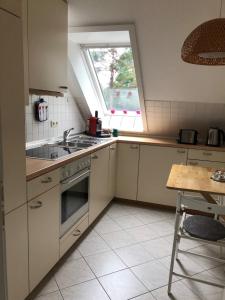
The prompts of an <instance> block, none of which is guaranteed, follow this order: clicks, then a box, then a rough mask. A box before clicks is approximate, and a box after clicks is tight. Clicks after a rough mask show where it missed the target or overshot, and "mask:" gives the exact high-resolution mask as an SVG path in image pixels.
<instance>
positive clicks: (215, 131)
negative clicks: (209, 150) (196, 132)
mask: <svg viewBox="0 0 225 300" xmlns="http://www.w3.org/2000/svg"><path fill="white" fill-rule="evenodd" d="M223 144H224V132H223V130H221V129H219V128H209V130H208V136H207V142H206V145H207V146H213V147H219V146H222V145H223Z"/></svg>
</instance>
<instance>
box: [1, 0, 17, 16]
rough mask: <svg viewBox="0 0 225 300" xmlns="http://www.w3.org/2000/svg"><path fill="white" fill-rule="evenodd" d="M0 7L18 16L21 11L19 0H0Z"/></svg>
mask: <svg viewBox="0 0 225 300" xmlns="http://www.w3.org/2000/svg"><path fill="white" fill-rule="evenodd" d="M0 8H3V9H5V10H7V11H8V12H10V13H12V14H14V15H16V16H18V17H20V16H21V13H22V9H21V1H19V0H0Z"/></svg>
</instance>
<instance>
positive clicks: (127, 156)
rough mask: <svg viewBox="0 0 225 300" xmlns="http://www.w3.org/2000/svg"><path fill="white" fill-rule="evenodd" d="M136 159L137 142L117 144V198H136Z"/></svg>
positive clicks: (137, 152)
mask: <svg viewBox="0 0 225 300" xmlns="http://www.w3.org/2000/svg"><path fill="white" fill-rule="evenodd" d="M138 161H139V145H138V144H125V143H119V144H118V149H117V172H116V197H117V198H123V199H130V200H136V199H137V182H138Z"/></svg>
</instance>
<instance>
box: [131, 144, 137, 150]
mask: <svg viewBox="0 0 225 300" xmlns="http://www.w3.org/2000/svg"><path fill="white" fill-rule="evenodd" d="M130 149H138V146H134V145H131V146H130Z"/></svg>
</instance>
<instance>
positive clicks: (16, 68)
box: [0, 9, 26, 213]
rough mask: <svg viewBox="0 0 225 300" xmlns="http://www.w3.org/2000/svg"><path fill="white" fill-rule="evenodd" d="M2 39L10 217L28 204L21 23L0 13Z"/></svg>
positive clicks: (0, 90)
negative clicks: (16, 209)
mask: <svg viewBox="0 0 225 300" xmlns="http://www.w3.org/2000/svg"><path fill="white" fill-rule="evenodd" d="M6 28H7V30H6ZM0 36H1V47H0V65H1V71H0V99H1V101H0V113H1V118H0V119H1V125H0V130H1V131H2V140H1V148H2V155H3V157H4V159H3V161H2V165H3V185H4V199H5V203H4V205H5V212H6V213H8V212H10V211H11V210H13V209H15V208H17V207H19V206H21V205H22V204H24V203H25V202H26V161H25V124H24V119H25V116H24V114H25V112H24V88H23V86H24V85H23V53H22V22H21V19H20V18H17V17H15V16H13V15H11V14H9V13H6V12H5V11H3V10H1V9H0ZM15 49H16V51H15Z"/></svg>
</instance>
